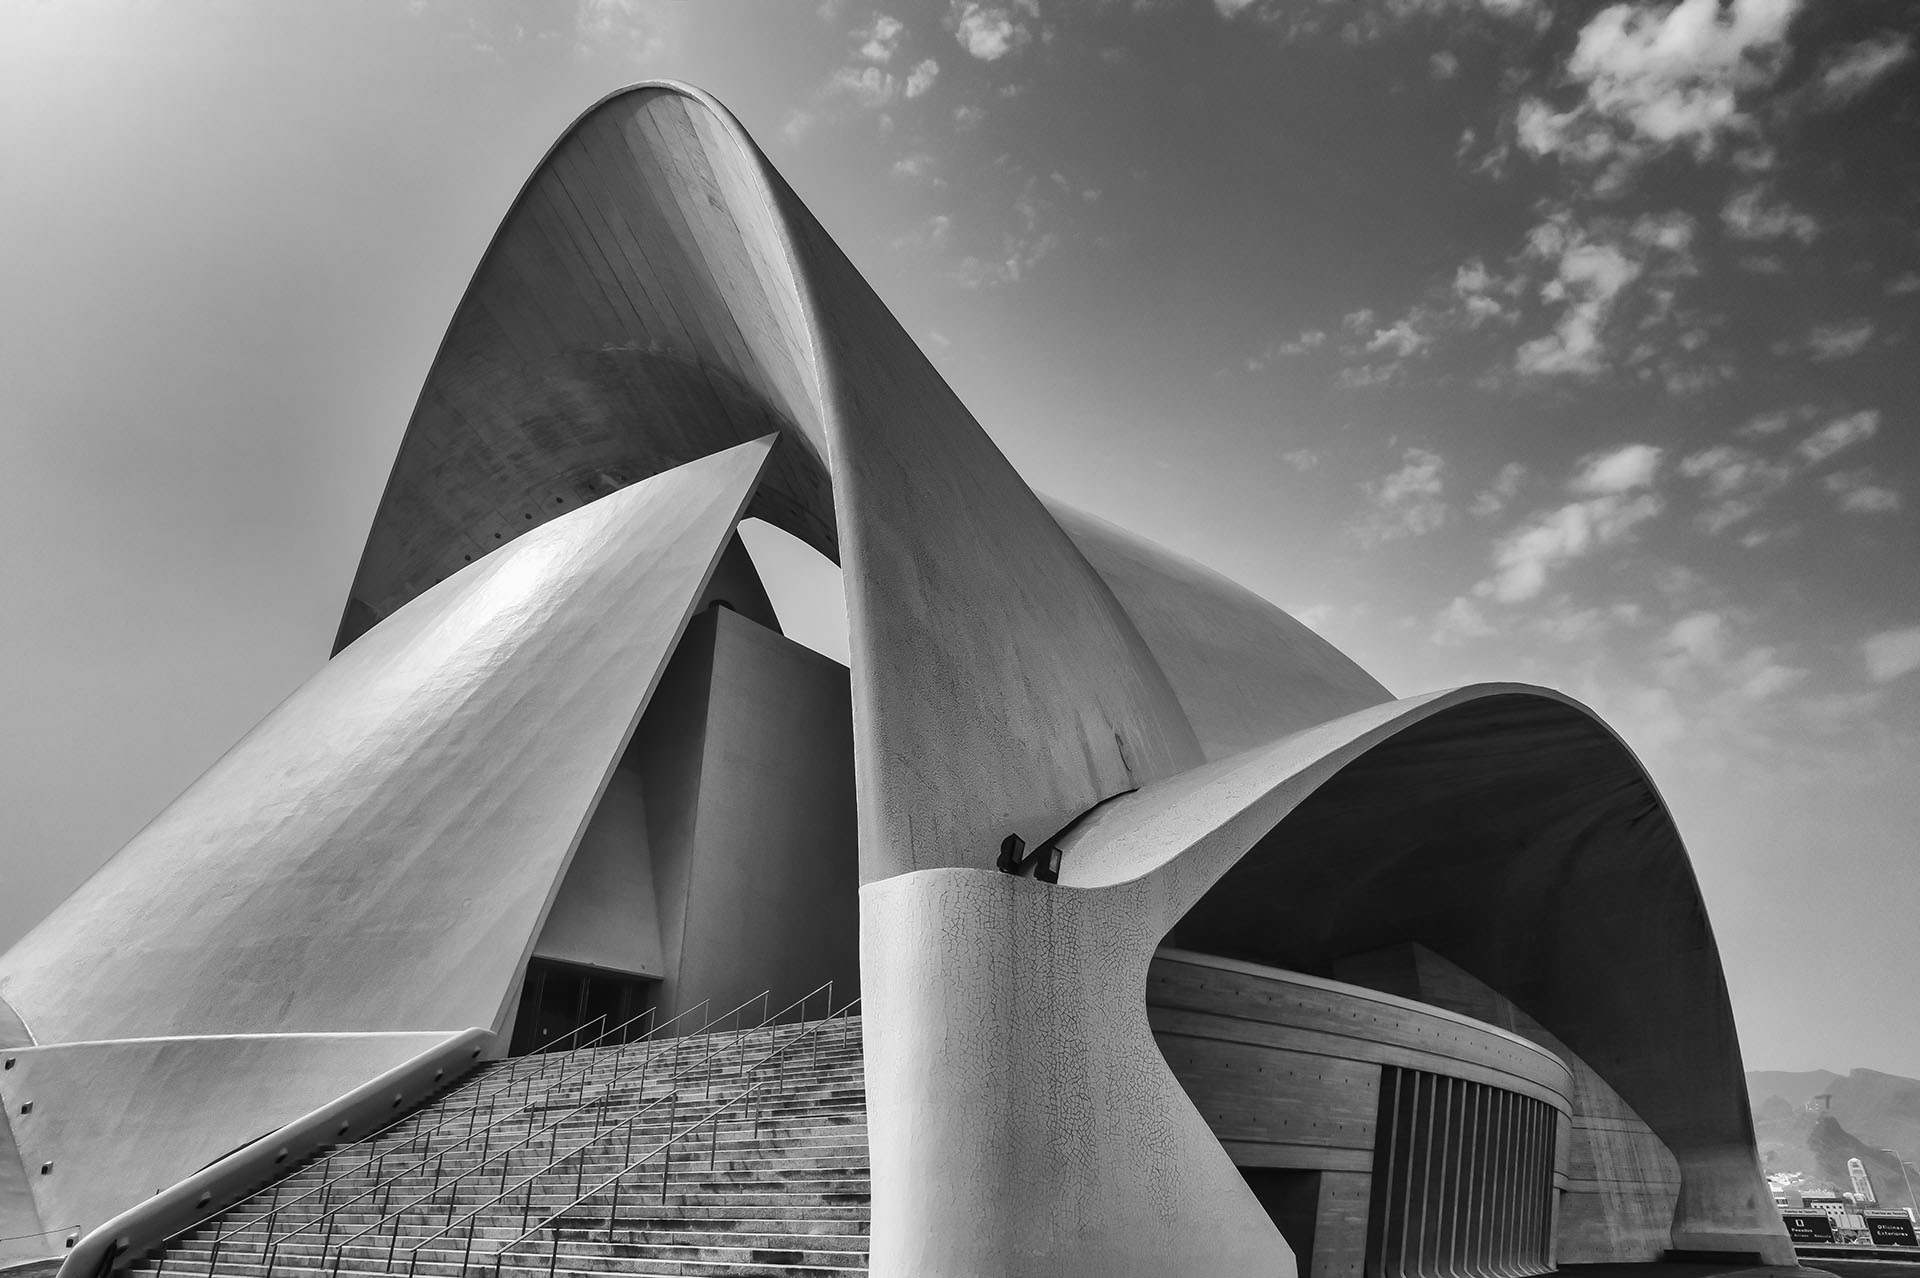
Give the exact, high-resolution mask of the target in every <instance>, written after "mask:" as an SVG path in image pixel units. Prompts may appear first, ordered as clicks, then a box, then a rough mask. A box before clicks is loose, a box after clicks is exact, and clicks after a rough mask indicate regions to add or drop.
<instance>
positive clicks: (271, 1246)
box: [265, 981, 833, 1274]
mask: <svg viewBox="0 0 1920 1278" xmlns="http://www.w3.org/2000/svg"><path fill="white" fill-rule="evenodd" d="M822 990H825V991H826V992H827V999H828V1004H827V1006H828V1007H829V1008H831V1007H832V1006H833V1004H832V998H833V982H832V981H828V982H826V983H825V984H824V985H818V986H815V987H814V988H813V989H812V990H809V991H808V992H807V993H806V994H804V995H802V996H801V997H800V998H799V999H798V1000H796V1001H795V1002H793V1003H789V1004H787V1006H786V1007H784V1008H782V1009H781V1010H780V1012H778V1013H775V1014H774V1015H775V1016H779V1015H784V1014H785V1013H786V1012H788V1011H791V1010H792V1009H793V1008H795V1007H802V1006H804V1005H805V1003H806V1001H807V1000H808V999H811V998H812V997H813V996H814V995H815V994H818V993H820V992H821V991H822ZM767 994H768V991H762V992H761V993H759V994H756V995H754V996H753V997H752V998H750V999H747V1000H746V1001H745V1002H744V1003H740V1004H739V1005H737V1006H735V1007H734V1008H732V1009H730V1010H729V1011H726V1012H723V1013H721V1014H720V1015H719V1016H716V1017H710V1018H709V1019H708V1020H707V1021H706V1022H705V1024H703V1025H702V1026H701V1028H700V1032H701V1033H705V1032H706V1031H707V1030H709V1029H711V1028H712V1027H713V1026H714V1025H716V1024H718V1023H719V1022H721V1021H723V1020H726V1019H728V1018H729V1017H737V1016H738V1015H739V1013H741V1012H743V1011H745V1010H746V1009H747V1008H749V1007H751V1006H753V1004H754V1003H756V1002H760V1003H762V1004H763V1005H764V1003H765V1001H766V999H767ZM708 1006H710V1000H707V999H702V1000H700V1002H698V1003H695V1004H694V1005H693V1006H692V1007H690V1008H688V1009H686V1011H684V1012H681V1013H680V1014H679V1015H676V1016H674V1017H672V1018H671V1019H669V1020H666V1021H662V1022H661V1023H660V1024H659V1025H656V1026H654V1028H653V1029H651V1030H649V1031H647V1034H646V1035H644V1036H642V1038H641V1039H638V1040H635V1042H636V1043H638V1042H646V1041H647V1040H648V1039H649V1038H651V1036H652V1035H653V1034H654V1033H656V1032H658V1031H659V1030H661V1029H665V1028H666V1027H667V1026H669V1025H672V1024H673V1023H674V1022H675V1021H678V1020H681V1019H682V1018H684V1017H686V1016H688V1015H691V1014H692V1013H694V1012H697V1011H699V1010H700V1009H701V1008H703V1007H708ZM636 1019H637V1018H636ZM772 1019H773V1018H772V1017H768V1016H764V1015H763V1017H762V1019H761V1021H760V1023H759V1025H758V1026H756V1027H754V1028H765V1027H766V1025H767V1024H768V1023H769V1021H771V1020H772ZM748 1032H750V1031H748ZM688 1037H692V1035H688V1036H685V1037H682V1038H680V1039H675V1040H671V1041H673V1042H674V1043H675V1056H674V1071H673V1073H672V1074H670V1075H669V1076H668V1079H667V1081H668V1082H669V1083H670V1084H671V1083H676V1082H678V1081H679V1080H680V1077H681V1075H682V1074H684V1073H685V1072H686V1070H687V1068H688V1067H685V1066H683V1065H682V1063H681V1056H680V1044H683V1043H685V1042H686V1038H688ZM735 1041H736V1045H737V1044H738V1041H739V1034H738V1033H736V1035H735ZM634 1045H635V1044H633V1043H628V1044H623V1045H622V1046H621V1047H619V1048H617V1049H615V1050H616V1051H617V1052H625V1051H627V1050H628V1049H629V1048H631V1047H632V1046H634ZM583 1050H584V1049H583ZM651 1060H652V1053H651V1051H649V1053H648V1054H647V1056H646V1057H645V1058H643V1059H642V1061H641V1062H640V1064H641V1077H642V1079H644V1078H645V1077H646V1069H647V1066H648V1065H649V1063H650V1062H651ZM712 1062H713V1052H712V1050H711V1045H709V1050H708V1052H707V1054H706V1056H705V1057H703V1058H702V1061H701V1064H702V1066H703V1067H704V1068H705V1069H706V1071H707V1074H708V1087H709V1088H710V1087H711V1076H712ZM632 1070H633V1067H632V1065H631V1064H629V1065H627V1066H625V1067H624V1068H622V1069H620V1070H617V1071H616V1072H615V1073H614V1075H613V1076H612V1077H611V1078H609V1079H608V1080H607V1084H606V1086H607V1087H608V1088H611V1087H612V1086H613V1085H614V1084H616V1083H618V1082H619V1081H620V1080H621V1079H622V1078H624V1077H626V1076H627V1075H628V1074H630V1073H631V1072H632ZM583 1077H584V1074H583ZM643 1085H644V1084H643ZM605 1101H606V1094H605V1091H604V1090H603V1092H602V1094H601V1096H600V1097H599V1098H598V1099H597V1100H592V1101H583V1102H581V1103H580V1104H579V1105H576V1106H575V1107H574V1108H573V1109H571V1110H569V1111H567V1112H566V1113H565V1114H562V1115H561V1116H560V1117H559V1118H556V1119H554V1120H552V1121H551V1122H549V1123H547V1124H546V1125H545V1126H543V1127H540V1128H538V1129H537V1130H535V1131H532V1132H529V1133H528V1135H527V1136H526V1137H525V1138H524V1139H522V1140H520V1141H517V1142H516V1143H514V1144H512V1145H509V1146H508V1147H507V1148H505V1149H503V1150H501V1151H500V1153H499V1155H497V1157H499V1159H500V1160H501V1179H502V1181H503V1182H504V1180H505V1178H506V1174H507V1162H506V1158H507V1156H508V1155H509V1154H512V1153H513V1152H515V1151H516V1150H519V1149H522V1148H524V1147H525V1146H527V1145H530V1144H532V1143H533V1142H534V1140H535V1138H536V1137H538V1136H540V1135H542V1134H545V1133H547V1132H549V1131H556V1130H557V1129H558V1128H559V1127H560V1126H561V1125H562V1124H564V1123H566V1122H567V1121H568V1120H569V1119H571V1118H573V1117H574V1116H576V1115H578V1114H579V1113H581V1112H582V1111H583V1110H587V1109H592V1108H594V1107H595V1106H596V1105H604V1104H605ZM658 1103H659V1100H658V1098H656V1100H654V1101H653V1102H650V1103H649V1104H648V1105H646V1106H645V1107H643V1108H642V1109H641V1110H639V1111H638V1112H636V1113H635V1114H633V1115H630V1116H629V1117H628V1118H627V1119H625V1120H622V1122H630V1121H632V1119H633V1118H637V1117H639V1115H640V1114H644V1113H646V1112H647V1111H648V1110H650V1109H652V1108H653V1106H654V1105H656V1104H658ZM505 1121H506V1119H505V1118H502V1119H501V1120H499V1122H500V1123H504V1122H505ZM498 1125H499V1124H498V1123H495V1124H490V1125H489V1126H488V1127H487V1128H486V1129H484V1131H483V1132H481V1133H479V1134H480V1135H485V1134H488V1133H491V1132H492V1130H493V1129H494V1127H495V1126H498ZM620 1125H621V1124H615V1125H614V1127H613V1128H610V1129H608V1130H618V1128H619V1126H620ZM604 1134H605V1133H604V1132H602V1131H601V1130H600V1128H599V1124H598V1123H596V1124H595V1133H594V1137H593V1140H594V1141H598V1140H599V1139H600V1138H601V1136H603V1135H604ZM472 1139H473V1136H471V1135H470V1136H469V1137H468V1138H467V1141H463V1142H461V1143H462V1144H465V1143H468V1142H469V1141H471V1140H472ZM588 1143H589V1144H591V1143H593V1142H592V1141H590V1142H588ZM585 1147H586V1146H582V1148H585ZM457 1148H459V1146H458V1145H455V1146H450V1147H448V1148H446V1149H442V1150H441V1151H440V1153H439V1154H438V1155H437V1157H438V1158H440V1159H441V1160H444V1159H445V1158H446V1155H447V1154H448V1153H449V1152H451V1150H452V1149H457ZM489 1148H490V1145H489ZM576 1152H577V1151H576ZM495 1157H496V1155H494V1154H492V1153H491V1152H489V1153H486V1154H483V1155H482V1157H481V1160H480V1162H479V1163H478V1164H476V1165H475V1166H473V1167H470V1168H468V1169H467V1170H466V1171H464V1172H462V1173H460V1174H459V1175H458V1176H455V1177H454V1178H453V1179H452V1180H451V1181H447V1182H445V1183H444V1184H443V1183H442V1182H441V1181H440V1179H439V1176H438V1174H437V1172H436V1175H435V1177H434V1185H433V1188H432V1189H430V1190H429V1191H428V1192H427V1193H425V1194H422V1195H421V1196H419V1197H418V1198H414V1199H412V1200H411V1201H409V1202H406V1203H403V1204H401V1206H400V1207H399V1208H398V1209H395V1210H391V1211H388V1210H384V1209H383V1212H382V1215H381V1217H380V1219H379V1220H376V1221H374V1222H373V1223H372V1224H370V1225H368V1226H366V1227H365V1228H363V1229H361V1230H360V1231H359V1232H358V1233H355V1234H353V1235H351V1236H349V1237H347V1238H343V1239H342V1240H341V1241H340V1242H339V1244H338V1245H337V1248H336V1250H335V1257H336V1259H335V1262H334V1263H335V1266H336V1268H337V1266H338V1264H339V1261H338V1256H339V1254H340V1250H339V1249H344V1248H345V1247H346V1246H347V1245H348V1244H349V1243H352V1242H356V1241H358V1240H359V1239H361V1238H363V1237H365V1236H366V1235H367V1234H369V1233H372V1232H374V1231H376V1230H378V1229H379V1228H380V1227H381V1226H382V1225H384V1224H386V1223H388V1222H389V1221H396V1222H397V1221H398V1220H399V1218H400V1217H402V1216H404V1215H405V1214H406V1213H407V1212H408V1211H409V1210H411V1209H412V1208H414V1207H417V1206H419V1205H420V1204H421V1203H423V1202H426V1201H429V1200H430V1199H433V1198H435V1197H437V1196H438V1195H439V1194H440V1192H441V1191H442V1190H443V1189H445V1188H448V1187H449V1186H452V1185H457V1184H459V1183H460V1182H461V1181H462V1180H465V1179H466V1178H467V1177H468V1176H471V1175H473V1174H474V1173H475V1172H478V1171H480V1170H481V1169H482V1168H484V1167H486V1165H487V1164H488V1163H490V1162H492V1161H493V1160H494V1158H495ZM568 1157H572V1155H571V1154H569V1155H566V1156H564V1157H562V1158H560V1159H558V1160H554V1161H553V1162H550V1163H549V1164H548V1167H547V1168H544V1169H542V1171H541V1172H538V1173H535V1174H536V1175H543V1174H544V1173H545V1171H546V1170H550V1169H551V1168H552V1167H553V1166H555V1165H557V1163H559V1162H564V1161H566V1158H568ZM369 1161H371V1160H369ZM429 1161H432V1160H431V1159H424V1158H423V1159H421V1160H420V1162H419V1163H416V1164H415V1165H414V1166H413V1167H411V1168H408V1169H407V1170H406V1171H402V1172H399V1173H396V1174H395V1175H394V1176H392V1177H389V1178H387V1179H386V1180H384V1181H377V1182H376V1183H375V1184H373V1185H371V1186H369V1187H368V1188H366V1189H363V1190H361V1191H360V1192H359V1193H358V1194H355V1195H354V1196H353V1197H352V1198H349V1199H347V1200H345V1201H344V1202H341V1203H338V1204H330V1205H329V1206H328V1207H327V1209H325V1210H324V1211H323V1212H322V1214H321V1215H319V1216H316V1217H315V1218H314V1219H312V1220H310V1221H307V1222H306V1223H305V1224H303V1225H301V1226H300V1227H299V1228H297V1229H293V1230H290V1231H288V1232H287V1233H286V1234H284V1235H282V1236H281V1237H279V1238H273V1237H269V1238H268V1240H267V1244H266V1252H265V1260H266V1263H267V1266H268V1272H269V1274H271V1272H272V1257H273V1255H274V1254H275V1253H276V1252H278V1250H279V1248H280V1245H281V1244H282V1243H285V1242H288V1241H290V1240H292V1239H293V1238H295V1237H297V1236H298V1235H300V1234H302V1233H305V1232H306V1231H307V1230H309V1229H312V1228H314V1227H315V1226H317V1225H318V1224H319V1223H320V1222H321V1221H322V1220H330V1219H331V1218H332V1217H333V1216H335V1215H337V1214H338V1213H339V1212H341V1211H342V1210H344V1209H345V1208H347V1207H349V1206H351V1205H352V1204H354V1203H356V1202H359V1201H360V1200H361V1199H363V1198H367V1197H370V1196H372V1195H375V1194H377V1193H378V1192H379V1191H380V1190H381V1189H382V1188H383V1187H385V1186H388V1185H391V1184H393V1183H394V1182H395V1181H397V1180H399V1179H401V1178H402V1177H404V1176H406V1175H407V1174H408V1173H409V1172H411V1171H414V1170H417V1169H418V1168H420V1167H424V1166H425V1165H426V1164H427V1163H428V1162H429ZM515 1188H516V1189H517V1188H518V1186H516V1187H515ZM505 1193H506V1191H505V1190H504V1189H503V1190H502V1195H504V1194H505ZM499 1197H500V1196H496V1197H495V1199H493V1200H492V1201H499ZM450 1202H451V1200H450ZM449 1224H451V1221H450V1222H449ZM269 1234H271V1226H269ZM331 1234H332V1229H331V1226H329V1229H328V1239H327V1241H325V1242H322V1244H321V1247H322V1252H323V1255H324V1252H325V1250H326V1249H328V1248H332V1247H335V1244H333V1242H332V1240H331ZM395 1237H396V1239H397V1238H398V1226H397V1225H396V1227H395Z"/></svg>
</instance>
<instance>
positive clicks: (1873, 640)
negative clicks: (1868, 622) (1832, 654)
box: [1860, 626, 1920, 683]
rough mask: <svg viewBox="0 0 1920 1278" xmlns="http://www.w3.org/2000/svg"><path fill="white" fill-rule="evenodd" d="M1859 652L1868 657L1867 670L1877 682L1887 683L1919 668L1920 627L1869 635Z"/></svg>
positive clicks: (1908, 627)
mask: <svg viewBox="0 0 1920 1278" xmlns="http://www.w3.org/2000/svg"><path fill="white" fill-rule="evenodd" d="M1860 655H1861V656H1862V657H1864V658H1865V659H1866V663H1867V673H1868V674H1870V675H1872V676H1873V679H1874V682H1876V683H1886V682H1888V681H1889V680H1893V679H1898V678H1899V677H1900V676H1901V675H1904V674H1911V673H1912V672H1913V671H1915V670H1920V626H1906V627H1903V628H1901V629H1898V630H1882V631H1881V632H1880V633H1878V634H1875V635H1869V636H1868V637H1867V638H1866V639H1865V640H1864V641H1863V642H1862V643H1861V645H1860Z"/></svg>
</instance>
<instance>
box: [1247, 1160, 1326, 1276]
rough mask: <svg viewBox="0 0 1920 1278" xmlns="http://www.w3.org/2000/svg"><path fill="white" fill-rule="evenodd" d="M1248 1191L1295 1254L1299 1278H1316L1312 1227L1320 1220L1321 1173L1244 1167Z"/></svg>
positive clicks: (1289, 1168)
mask: <svg viewBox="0 0 1920 1278" xmlns="http://www.w3.org/2000/svg"><path fill="white" fill-rule="evenodd" d="M1240 1174H1241V1175H1242V1176H1244V1177H1246V1180H1247V1188H1249V1189H1251V1190H1252V1191H1253V1196H1254V1197H1255V1198H1258V1199H1259V1200H1260V1205H1261V1206H1262V1207H1265V1208H1266V1209H1267V1215H1269V1216H1271V1217H1272V1218H1273V1223H1274V1225H1275V1226H1276V1227H1277V1228H1278V1229H1279V1230H1280V1236H1281V1237H1282V1238H1284V1239H1286V1240H1287V1246H1288V1247H1289V1248H1291V1249H1292V1251H1293V1262H1294V1266H1295V1268H1297V1269H1298V1270H1299V1272H1300V1278H1312V1275H1313V1227H1314V1223H1315V1221H1317V1220H1318V1219H1319V1216H1320V1173H1319V1172H1317V1171H1300V1170H1298V1169H1296V1168H1292V1167H1242V1168H1241V1169H1240Z"/></svg>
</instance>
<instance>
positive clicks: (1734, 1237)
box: [1673, 1144, 1800, 1266]
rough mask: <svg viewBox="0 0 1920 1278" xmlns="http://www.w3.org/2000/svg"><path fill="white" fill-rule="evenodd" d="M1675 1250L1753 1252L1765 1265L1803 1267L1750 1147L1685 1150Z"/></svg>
mask: <svg viewBox="0 0 1920 1278" xmlns="http://www.w3.org/2000/svg"><path fill="white" fill-rule="evenodd" d="M1673 1153H1674V1157H1675V1158H1676V1159H1678V1160H1679V1163H1680V1199H1679V1201H1678V1202H1677V1203H1675V1204H1674V1209H1673V1249H1674V1250H1675V1251H1719V1252H1747V1253H1755V1254H1758V1255H1759V1257H1760V1261H1761V1263H1762V1264H1767V1265H1789V1266H1792V1265H1797V1264H1799V1263H1800V1262H1799V1261H1798V1260H1796V1259H1795V1258H1794V1254H1793V1244H1792V1243H1791V1242H1789V1241H1788V1239H1787V1233H1786V1228H1785V1226H1783V1225H1782V1224H1781V1223H1780V1213H1779V1212H1777V1211H1775V1210H1774V1207H1773V1199H1772V1198H1771V1197H1770V1196H1769V1195H1768V1194H1767V1192H1766V1189H1767V1181H1766V1177H1765V1176H1763V1175H1762V1174H1761V1172H1760V1162H1759V1159H1758V1157H1757V1156H1756V1155H1755V1154H1754V1151H1753V1146H1752V1145H1750V1144H1726V1145H1693V1146H1682V1147H1680V1148H1677V1149H1675V1150H1674V1151H1673Z"/></svg>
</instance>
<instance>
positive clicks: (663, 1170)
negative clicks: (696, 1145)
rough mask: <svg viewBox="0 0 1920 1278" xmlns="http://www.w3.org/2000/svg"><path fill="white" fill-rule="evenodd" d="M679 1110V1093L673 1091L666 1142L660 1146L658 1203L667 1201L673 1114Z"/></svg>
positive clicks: (671, 1157)
mask: <svg viewBox="0 0 1920 1278" xmlns="http://www.w3.org/2000/svg"><path fill="white" fill-rule="evenodd" d="M679 1111H680V1093H679V1092H674V1093H673V1094H672V1097H671V1098H670V1099H669V1100H668V1102H667V1143H666V1144H665V1145H662V1146H661V1147H660V1204H661V1206H665V1205H666V1202H667V1173H668V1171H669V1170H670V1169H671V1168H672V1167H673V1140H674V1137H673V1128H674V1116H675V1115H676V1114H678V1113H679Z"/></svg>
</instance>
